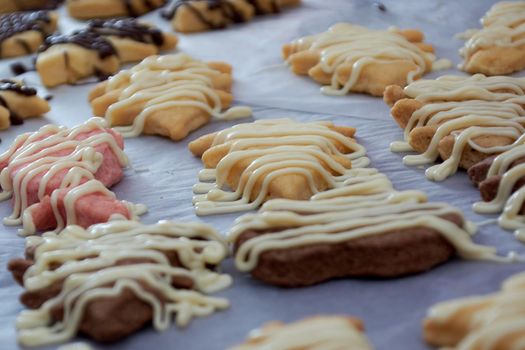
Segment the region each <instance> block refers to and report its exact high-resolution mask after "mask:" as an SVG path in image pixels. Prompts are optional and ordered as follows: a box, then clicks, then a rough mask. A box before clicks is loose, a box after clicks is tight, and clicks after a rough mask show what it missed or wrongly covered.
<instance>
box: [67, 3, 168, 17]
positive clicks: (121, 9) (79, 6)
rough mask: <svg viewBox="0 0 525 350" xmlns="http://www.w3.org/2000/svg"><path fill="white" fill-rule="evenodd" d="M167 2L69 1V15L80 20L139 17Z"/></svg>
mask: <svg viewBox="0 0 525 350" xmlns="http://www.w3.org/2000/svg"><path fill="white" fill-rule="evenodd" d="M165 3H166V0H67V3H66V6H67V10H68V12H69V15H70V16H71V17H74V18H78V19H91V18H108V17H122V16H130V17H138V16H141V15H143V14H145V13H147V12H150V11H153V10H155V9H156V8H159V7H161V6H163V5H164V4H165Z"/></svg>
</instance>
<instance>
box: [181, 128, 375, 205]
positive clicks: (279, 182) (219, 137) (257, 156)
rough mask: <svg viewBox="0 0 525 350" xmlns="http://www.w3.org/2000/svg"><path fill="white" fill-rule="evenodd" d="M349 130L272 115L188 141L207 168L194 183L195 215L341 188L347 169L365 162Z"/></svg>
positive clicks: (347, 177)
mask: <svg viewBox="0 0 525 350" xmlns="http://www.w3.org/2000/svg"><path fill="white" fill-rule="evenodd" d="M354 132H355V129H353V128H350V127H343V126H335V125H333V124H332V123H330V122H318V123H300V122H295V121H293V120H291V119H273V120H259V121H256V122H254V123H247V124H239V125H236V126H234V127H232V128H229V129H226V130H223V131H220V132H218V133H214V134H209V135H205V136H203V137H201V138H199V139H197V140H195V141H193V142H191V143H190V145H189V148H190V151H191V152H192V153H193V154H194V155H196V156H199V157H201V158H202V161H203V163H204V166H205V167H206V168H207V169H205V170H203V171H202V172H201V173H200V174H199V180H200V181H202V183H199V184H197V185H196V186H195V187H194V192H195V193H197V194H199V195H197V196H196V197H194V204H195V209H196V212H197V214H198V215H210V214H221V213H228V212H237V211H243V210H250V209H256V208H257V207H259V206H260V205H261V204H262V203H263V202H265V201H266V200H268V199H271V198H289V199H300V200H306V199H309V198H310V197H311V196H312V195H315V194H316V193H317V192H321V191H325V190H327V189H332V188H338V187H342V186H344V185H345V181H347V180H348V181H351V177H352V176H353V174H354V173H355V172H356V171H358V170H359V169H351V168H352V167H353V168H359V167H363V166H367V165H368V163H369V160H368V158H366V157H365V154H366V150H365V148H364V147H363V146H361V145H359V144H358V143H357V142H356V141H355V140H354V139H353V138H352V136H353V135H354ZM354 170H355V171H354ZM226 187H227V188H230V189H231V191H228V190H225V188H226Z"/></svg>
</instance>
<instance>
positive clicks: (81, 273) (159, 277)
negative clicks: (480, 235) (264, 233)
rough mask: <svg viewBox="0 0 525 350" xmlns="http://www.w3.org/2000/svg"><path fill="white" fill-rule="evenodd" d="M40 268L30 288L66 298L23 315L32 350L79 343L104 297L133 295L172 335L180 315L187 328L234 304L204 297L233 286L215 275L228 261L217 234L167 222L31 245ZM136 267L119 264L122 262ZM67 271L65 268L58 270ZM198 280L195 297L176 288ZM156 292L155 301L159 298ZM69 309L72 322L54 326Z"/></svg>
mask: <svg viewBox="0 0 525 350" xmlns="http://www.w3.org/2000/svg"><path fill="white" fill-rule="evenodd" d="M28 247H32V248H34V264H33V265H32V266H31V267H30V268H29V269H28V270H27V271H26V273H25V274H24V287H25V288H26V289H27V290H28V291H38V290H40V289H42V288H46V287H49V286H51V285H53V284H55V283H61V284H62V289H61V292H60V293H59V294H58V295H57V296H55V297H52V298H50V299H49V300H47V301H46V302H44V304H42V306H41V307H40V308H39V309H36V310H29V311H23V312H22V313H21V314H20V315H19V317H18V319H17V328H18V330H19V333H18V340H19V342H20V343H21V344H22V345H25V346H37V345H48V344H52V343H56V342H62V341H66V340H68V339H70V338H71V337H73V336H74V335H75V334H76V332H77V329H78V326H79V324H80V322H81V320H82V317H83V314H84V310H85V307H86V305H88V303H89V302H90V301H93V300H96V299H98V298H101V297H112V296H118V295H119V294H120V293H121V292H122V291H123V290H124V289H128V290H131V291H132V292H133V293H134V294H135V295H136V296H137V297H138V298H140V299H141V300H142V301H144V302H146V303H147V304H149V305H150V306H151V308H152V310H153V320H152V323H153V326H154V327H155V329H157V330H159V331H160V330H165V329H167V328H168V327H169V325H170V323H171V319H172V317H173V315H176V323H177V325H179V326H185V325H186V324H187V323H188V322H189V321H190V320H191V318H192V317H194V316H205V315H209V314H211V313H213V312H214V311H215V310H219V309H224V308H226V307H227V306H228V302H227V301H226V300H225V299H222V298H213V297H207V296H205V295H204V294H203V293H209V292H214V291H218V290H221V289H224V288H226V287H228V286H229V285H230V284H231V278H230V277H229V276H228V275H223V274H219V273H216V272H214V271H212V270H210V269H208V266H209V265H218V264H220V262H221V261H222V260H223V259H224V258H225V257H226V256H227V252H228V250H227V246H226V244H225V242H224V241H223V240H222V239H221V238H220V236H219V235H218V234H217V233H216V232H215V230H213V228H211V227H210V226H207V225H203V224H197V223H190V224H180V223H174V222H170V221H161V222H159V223H157V224H153V225H143V224H140V223H138V222H135V221H113V222H109V223H105V224H98V225H94V226H91V227H90V228H89V229H87V230H86V229H83V228H81V227H79V226H68V227H67V228H66V229H64V230H63V231H62V232H60V233H58V234H57V233H46V234H44V235H43V236H42V237H37V236H33V237H31V238H30V239H28ZM169 252H175V253H176V254H177V257H178V260H179V262H180V265H181V266H173V265H172V263H171V262H170V260H169V259H168V256H167V255H166V253H169ZM133 260H135V261H136V262H135V263H127V264H118V262H119V261H128V262H130V261H131V262H132V261H133ZM57 263H58V264H59V266H58V267H56V266H55V268H53V267H52V266H54V265H56V264H57ZM176 278H184V279H190V280H191V281H192V283H193V287H192V289H178V288H176V287H174V286H173V285H172V283H173V281H174V280H175V279H176ZM152 290H153V291H155V293H152ZM60 305H62V306H63V307H64V319H63V320H62V321H61V322H56V321H55V322H53V321H52V319H51V310H52V309H53V308H54V307H57V306H60Z"/></svg>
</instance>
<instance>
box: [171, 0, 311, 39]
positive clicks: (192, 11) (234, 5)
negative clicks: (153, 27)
mask: <svg viewBox="0 0 525 350" xmlns="http://www.w3.org/2000/svg"><path fill="white" fill-rule="evenodd" d="M300 3H301V0H173V1H172V2H171V3H170V4H169V5H168V6H167V8H166V9H165V10H164V11H163V16H164V17H165V18H167V19H169V20H171V24H172V26H173V29H174V30H176V31H178V32H182V33H193V32H202V31H207V30H213V29H223V28H226V27H229V26H231V25H232V24H235V23H243V22H248V21H251V20H252V19H253V17H254V16H256V15H265V14H272V13H278V12H280V11H281V9H283V8H287V7H293V6H298V5H299V4H300Z"/></svg>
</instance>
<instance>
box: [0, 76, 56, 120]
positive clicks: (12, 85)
mask: <svg viewBox="0 0 525 350" xmlns="http://www.w3.org/2000/svg"><path fill="white" fill-rule="evenodd" d="M49 110H50V107H49V104H48V103H47V101H46V100H44V99H43V98H41V97H39V96H38V95H37V91H36V90H35V89H33V88H31V87H29V86H27V85H25V84H24V83H23V82H22V81H16V80H11V79H0V130H4V129H7V128H9V126H11V125H19V124H22V123H24V120H25V119H27V118H34V117H40V116H42V115H43V114H45V113H47V112H49Z"/></svg>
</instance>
